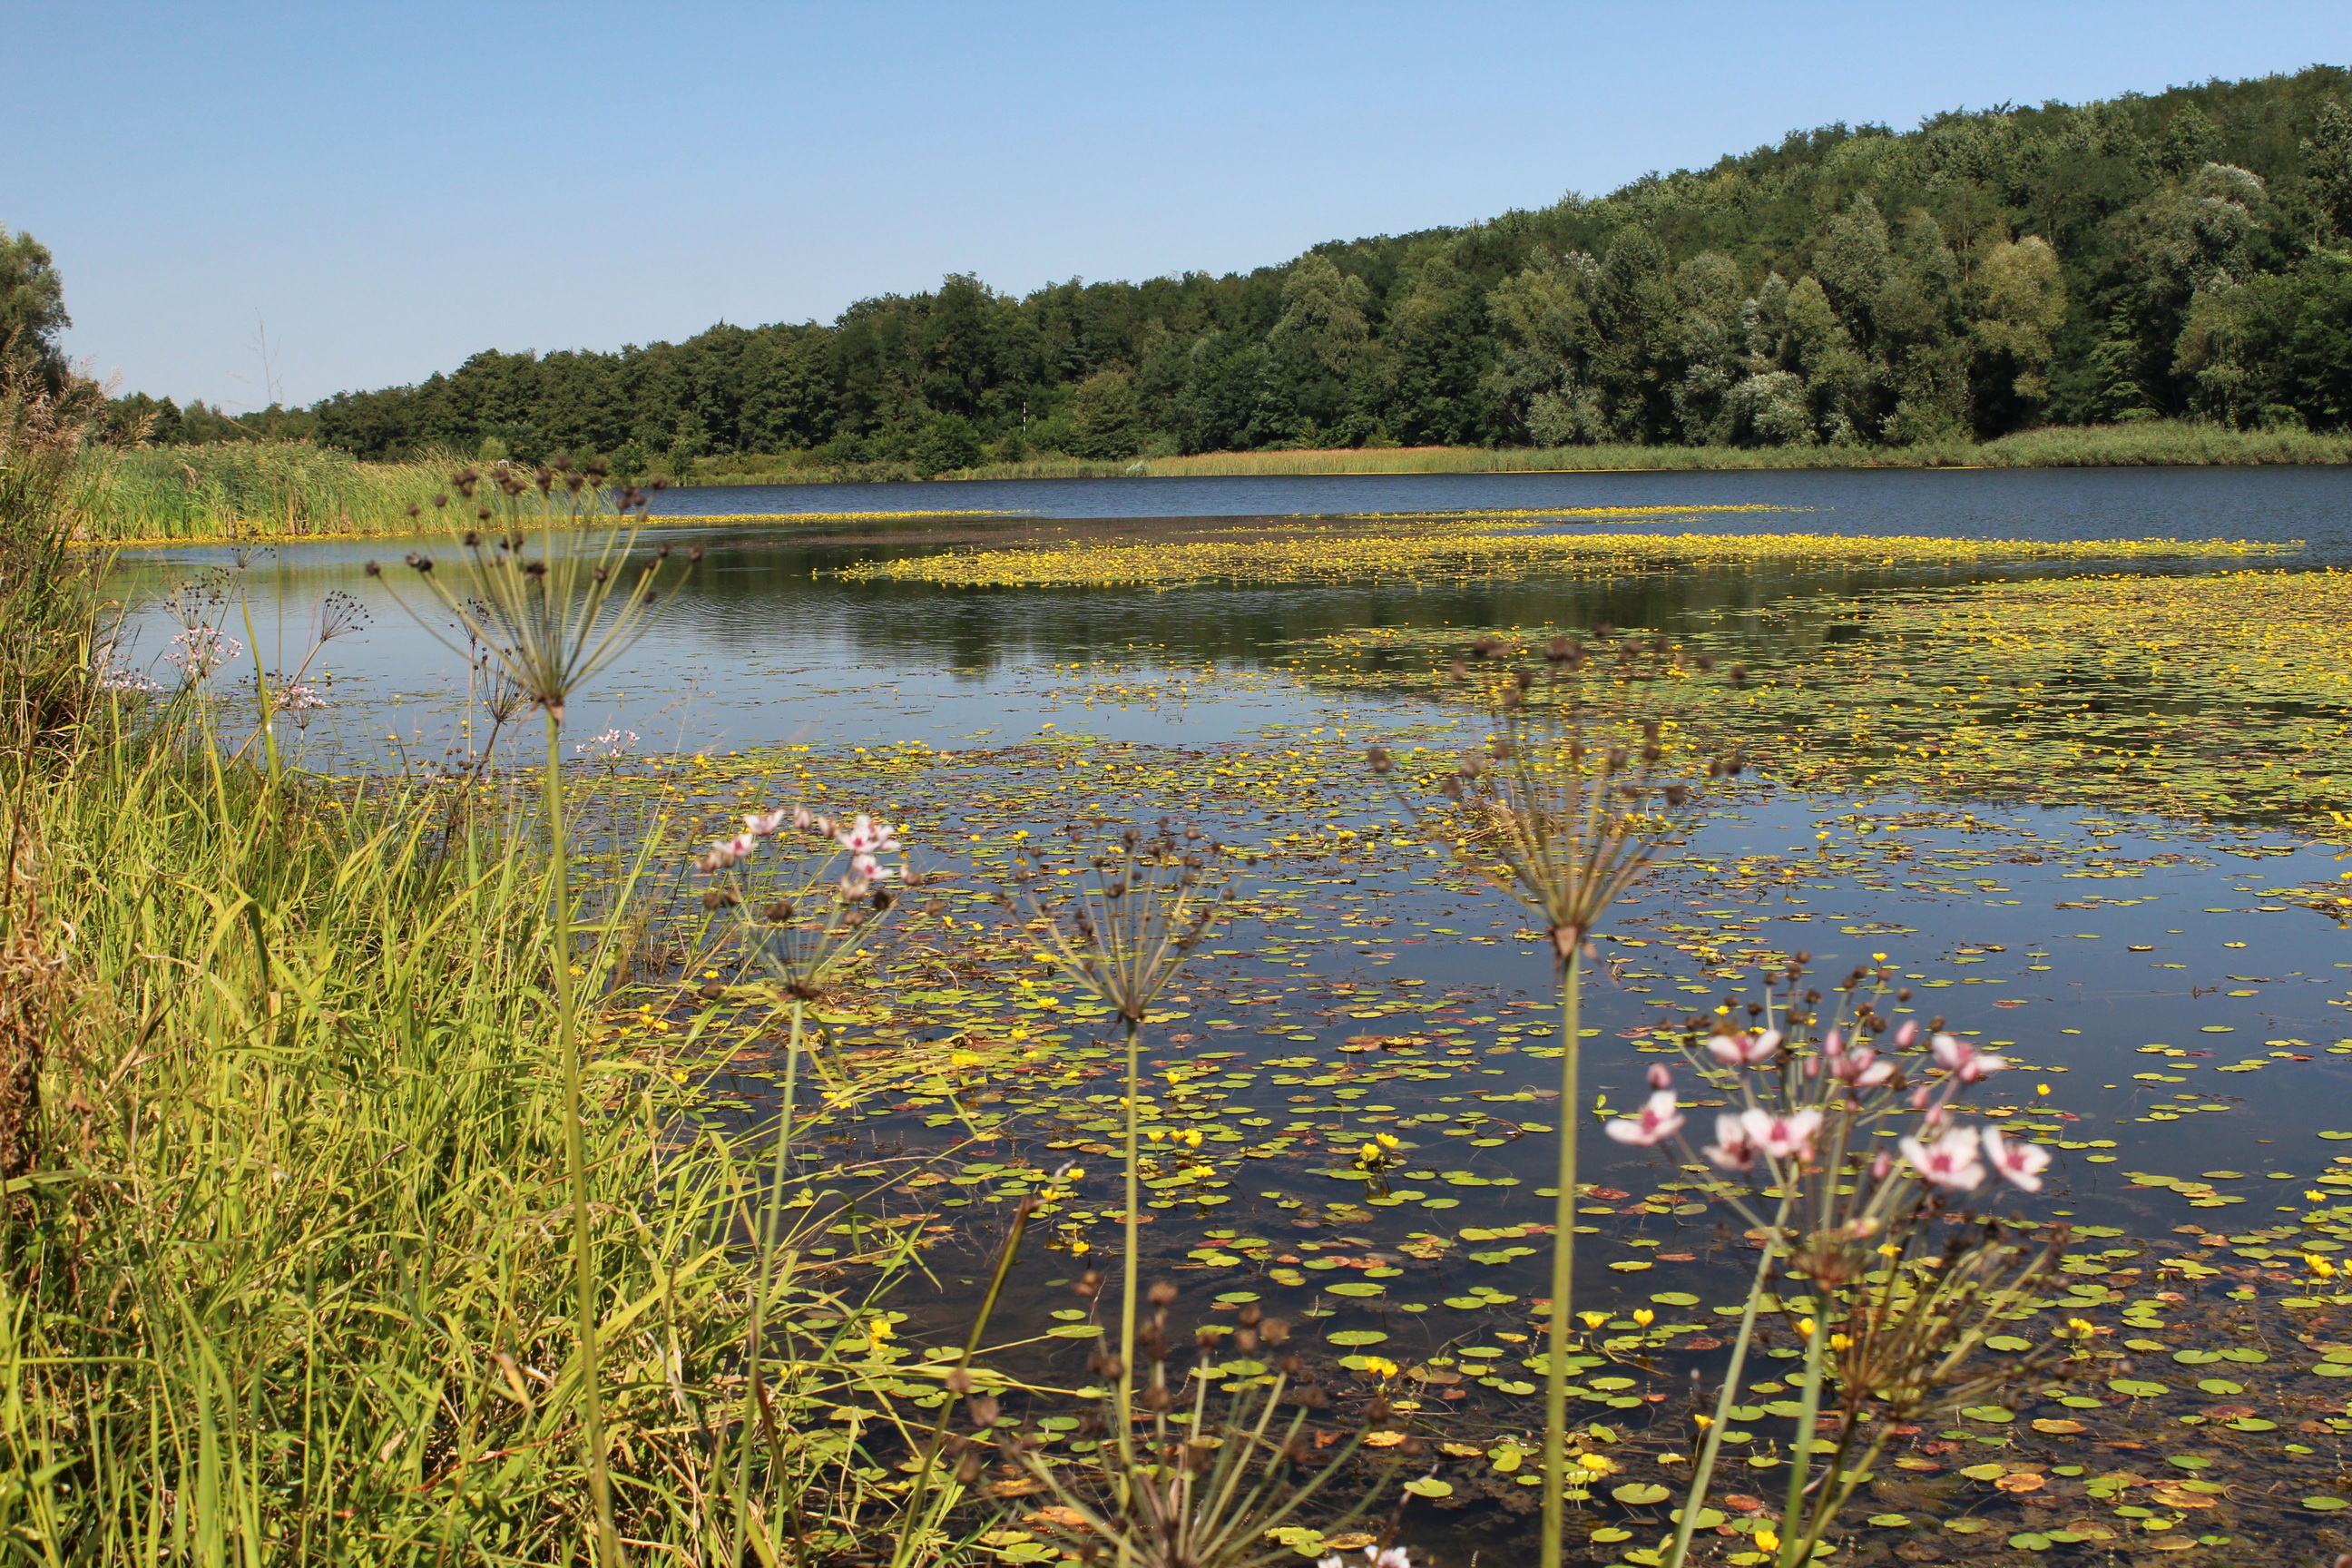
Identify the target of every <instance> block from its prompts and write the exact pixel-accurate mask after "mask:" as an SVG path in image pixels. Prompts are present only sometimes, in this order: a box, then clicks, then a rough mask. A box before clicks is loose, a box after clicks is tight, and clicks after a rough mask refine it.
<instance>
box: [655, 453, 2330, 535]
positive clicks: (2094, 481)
mask: <svg viewBox="0 0 2352 1568" xmlns="http://www.w3.org/2000/svg"><path fill="white" fill-rule="evenodd" d="M1749 503H1759V504H1763V505H1767V506H1778V507H1792V508H1800V509H1805V510H1808V511H1809V513H1810V515H1808V516H1806V517H1805V518H1804V519H1803V520H1802V523H1801V526H1803V527H1804V528H1806V529H1807V530H1817V531H1828V532H1841V533H1932V534H1943V535H1949V536H1954V537H1962V538H1970V539H2131V538H2143V537H2147V536H2149V535H2153V534H2188V535H2194V536H2199V537H2204V536H2209V535H2216V534H2219V535H2226V536H2227V537H2230V538H2232V539H2307V540H2310V541H2312V542H2313V543H2314V544H2315V545H2317V546H2320V547H2321V548H2322V549H2323V550H2325V551H2326V552H2329V553H2330V554H2331V555H2333V554H2335V553H2336V552H2341V551H2342V550H2343V549H2344V548H2345V547H2346V545H2347V522H2352V471H2347V470H2346V469H2343V468H1969V469H1953V468H1848V469H1833V470H1828V471H1805V472H1794V471H1785V470H1784V471H1780V472H1750V473H1580V474H1402V475H1371V474H1365V475H1346V474H1341V475H1322V476H1297V477H1282V478H1266V479H1240V478H1236V479H983V480H971V481H955V482H950V483H945V484H940V483H932V484H914V483H909V484H891V485H761V486H741V487H737V486H714V487H707V488H702V489H684V490H669V491H666V492H664V494H663V495H662V496H661V497H660V499H659V500H658V502H657V503H656V510H657V511H659V512H661V513H663V514H665V515H676V516H688V515H692V516H703V517H709V516H719V515H730V514H732V515H742V514H746V513H795V512H825V511H882V510H918V509H925V508H937V509H940V510H995V511H1006V512H1017V513H1022V514H1025V515H1032V516H1038V517H1055V518H1143V517H1285V516H1288V517H1297V516H1310V515H1315V514H1318V513H1319V514H1324V515H1330V514H1338V513H1361V512H1398V511H1433V510H1468V509H1475V508H1497V509H1504V510H1540V509H1542V508H1546V507H1561V508H1569V507H1601V506H1736V505H1742V504H1749ZM1696 526H1699V527H1702V528H1710V529H1712V528H1722V529H1737V530H1740V531H1746V530H1747V529H1748V528H1750V527H1753V526H1756V524H1755V523H1754V522H1753V521H1751V520H1747V519H1739V518H1732V519H1722V520H1716V521H1706V522H1702V523H1700V524H1697V525H1696ZM1764 526H1768V527H1785V526H1788V524H1787V522H1786V521H1785V520H1784V521H1780V522H1767V523H1766V524H1765V525H1764Z"/></svg>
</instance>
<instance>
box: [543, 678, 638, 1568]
mask: <svg viewBox="0 0 2352 1568" xmlns="http://www.w3.org/2000/svg"><path fill="white" fill-rule="evenodd" d="M547 837H548V882H549V897H550V902H551V908H550V910H549V911H548V924H549V929H550V931H551V939H550V941H549V943H548V948H549V952H548V959H549V963H548V968H549V969H550V970H551V971H552V972H553V974H554V981H555V1037H556V1047H557V1050H558V1053H559V1055H560V1056H561V1057H562V1064H563V1163H564V1164H565V1165H566V1166H567V1167H569V1170H568V1174H569V1175H570V1177H571V1184H572V1275H573V1286H574V1289H575V1290H576V1291H577V1294H578V1300H577V1303H576V1305H577V1310H578V1314H579V1323H578V1331H579V1335H580V1418H581V1419H580V1431H581V1443H582V1446H583V1448H584V1450H585V1452H584V1455H583V1457H584V1458H586V1460H587V1461H588V1495H589V1499H590V1500H591V1501H592V1502H593V1505H594V1507H595V1510H596V1552H595V1557H596V1560H597V1561H598V1562H599V1563H603V1564H604V1568H617V1564H618V1563H620V1562H621V1560H622V1559H621V1540H620V1532H619V1531H616V1530H615V1529H614V1527H613V1478H612V1475H611V1473H610V1472H609V1471H607V1470H606V1469H605V1468H604V1397H603V1395H604V1390H603V1388H602V1387H601V1386H600V1379H601V1377H602V1375H603V1373H602V1371H601V1369H600V1368H599V1366H598V1364H597V1355H596V1254H595V1248H594V1247H593V1245H592V1244H591V1238H590V1237H589V1234H588V1137H587V1124H586V1121H585V1117H586V1107H585V1105H584V1103H583V1101H584V1099H585V1096H584V1094H583V1090H582V1088H581V1069H580V1035H579V1030H578V1028H577V1027H576V1021H575V1020H574V1019H573V1017H572V1005H573V1003H572V883H571V879H570V876H569V875H568V868H567V867H566V865H565V862H564V857H565V855H566V854H567V853H568V852H569V850H568V846H567V845H566V844H565V843H564V837H563V723H562V721H561V720H559V719H558V718H556V716H555V714H554V712H553V710H550V711H549V713H548V715H547Z"/></svg>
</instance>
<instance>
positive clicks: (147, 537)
mask: <svg viewBox="0 0 2352 1568" xmlns="http://www.w3.org/2000/svg"><path fill="white" fill-rule="evenodd" d="M457 466H458V461H457V459H456V458H446V457H438V456H435V457H426V458H417V459H415V461H412V462H404V463H366V462H362V461H361V460H360V459H358V458H353V457H352V456H350V455H349V454H347V453H344V452H340V451H337V450H336V449H335V448H333V447H320V446H317V445H314V444H313V443H311V442H309V441H221V442H214V443H211V444H209V445H205V446H201V447H142V448H137V449H134V450H131V451H122V452H117V451H107V450H103V449H100V448H98V447H89V448H86V449H85V450H84V452H83V455H82V458H81V460H80V463H79V468H78V470H77V473H76V482H75V486H74V493H73V497H72V503H73V510H74V514H75V527H76V530H77V531H78V532H79V534H80V536H81V537H82V538H83V539H85V540H89V541H93V542H106V543H114V544H139V543H150V542H167V541H170V542H176V541H183V540H220V539H251V540H280V539H309V538H320V537H329V536H337V535H351V534H362V535H364V534H389V533H404V532H413V531H415V527H416V524H415V519H414V518H412V517H411V516H410V515H409V512H408V508H409V507H411V506H412V505H415V504H417V503H420V502H423V501H425V500H430V499H431V497H432V496H433V495H434V493H435V492H436V490H438V489H442V488H444V487H445V486H446V485H447V483H448V479H449V474H450V472H451V470H452V469H454V468H457Z"/></svg>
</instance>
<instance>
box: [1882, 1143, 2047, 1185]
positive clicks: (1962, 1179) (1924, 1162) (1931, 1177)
mask: <svg viewBox="0 0 2352 1568" xmlns="http://www.w3.org/2000/svg"><path fill="white" fill-rule="evenodd" d="M1895 1147H1896V1148H1897V1149H1899V1150H1901V1151H1902V1152H1903V1157H1904V1158H1905V1159H1906V1160H1908V1161H1910V1162H1911V1164H1912V1167H1913V1168H1914V1169H1915V1170H1916V1171H1917V1172H1918V1173H1919V1174H1920V1175H1921V1176H1922V1177H1923V1178H1925V1179H1926V1180H1927V1181H1929V1182H1932V1183H1933V1184H1936V1185H1937V1186H1939V1187H1942V1188H1944V1189H1945V1190H1946V1191H1947V1192H1955V1193H1972V1192H1974V1191H1976V1190H1977V1189H1978V1188H1979V1187H1980V1186H1983V1185H1984V1179H1985V1168H1984V1166H1982V1165H1981V1164H1979V1163H1977V1155H1978V1153H1979V1151H1980V1150H1981V1149H1982V1147H1983V1145H1982V1143H1981V1142H1979V1139H1978V1137H1977V1130H1976V1129H1975V1128H1973V1127H1955V1128H1953V1129H1951V1130H1950V1131H1948V1132H1946V1133H1945V1134H1944V1135H1943V1136H1942V1137H1940V1138H1938V1139H1937V1140H1936V1141H1935V1142H1933V1143H1922V1142H1919V1140H1917V1139H1916V1138H1903V1139H1900V1140H1898V1141H1897V1142H1896V1143H1895ZM2035 1152H2037V1153H2038V1152H2040V1151H2038V1150H2037V1151H2035ZM2044 1158H2047V1156H2044Z"/></svg>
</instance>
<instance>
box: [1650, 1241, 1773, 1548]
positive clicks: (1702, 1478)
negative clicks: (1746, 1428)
mask: <svg viewBox="0 0 2352 1568" xmlns="http://www.w3.org/2000/svg"><path fill="white" fill-rule="evenodd" d="M1788 1218H1789V1200H1788V1199H1786V1198H1782V1199H1781V1200H1780V1214H1779V1215H1777V1216H1776V1217H1775V1218H1774V1220H1773V1222H1772V1235H1770V1236H1769V1237H1765V1238H1764V1256H1763V1257H1762V1258H1759V1259H1757V1262H1756V1279H1755V1282H1754V1283H1753V1284H1751V1285H1749V1286H1748V1305H1747V1306H1746V1307H1745V1308H1744V1309H1742V1310H1741V1311H1740V1314H1739V1333H1738V1337H1737V1338H1736V1339H1735V1340H1733V1342H1732V1345H1731V1364H1730V1365H1728V1366H1727V1367H1725V1368H1724V1369H1723V1389H1722V1391H1721V1392H1720V1393H1718V1394H1717V1395H1716V1398H1715V1421H1714V1424H1713V1425H1711V1426H1708V1427H1707V1429H1706V1441H1705V1442H1703V1443H1701V1444H1700V1445H1699V1450H1698V1463H1697V1465H1696V1466H1695V1467H1694V1468H1692V1471H1691V1479H1690V1489H1689V1490H1688V1491H1686V1492H1685V1493H1684V1494H1683V1517H1682V1519H1681V1520H1680V1521H1678V1522H1677V1523H1676V1524H1675V1543H1674V1546H1673V1548H1672V1550H1670V1551H1669V1552H1667V1553H1666V1561H1665V1564H1664V1568H1683V1559H1684V1557H1685V1556H1686V1555H1687V1554H1688V1553H1689V1552H1690V1543H1691V1531H1693V1530H1694V1529H1696V1527H1697V1524H1698V1516H1699V1511H1700V1510H1702V1509H1704V1508H1706V1489H1707V1484H1708V1483H1709V1482H1710V1481H1712V1480H1714V1479H1715V1457H1716V1453H1717V1450H1718V1449H1720V1448H1721V1447H1723V1429H1724V1427H1725V1426H1727V1425H1728V1424H1729V1422H1730V1420H1731V1406H1732V1405H1733V1403H1734V1402H1735V1401H1736V1400H1738V1397H1739V1379H1740V1377H1741V1376H1742V1374H1744V1373H1745V1372H1746V1371H1747V1368H1748V1342H1750V1341H1751V1340H1753V1339H1754V1338H1755V1335H1756V1315H1757V1310H1758V1308H1759V1305H1760V1303H1761V1302H1762V1301H1763V1300H1764V1282H1765V1281H1766V1280H1767V1279H1769V1278H1770V1277H1771V1273H1772V1249H1773V1247H1776V1246H1778V1245H1779V1238H1780V1227H1781V1226H1783V1225H1785V1224H1786V1223H1787V1222H1788Z"/></svg>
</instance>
